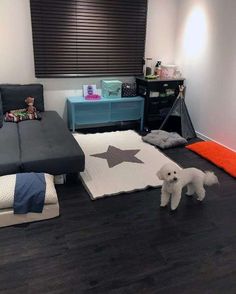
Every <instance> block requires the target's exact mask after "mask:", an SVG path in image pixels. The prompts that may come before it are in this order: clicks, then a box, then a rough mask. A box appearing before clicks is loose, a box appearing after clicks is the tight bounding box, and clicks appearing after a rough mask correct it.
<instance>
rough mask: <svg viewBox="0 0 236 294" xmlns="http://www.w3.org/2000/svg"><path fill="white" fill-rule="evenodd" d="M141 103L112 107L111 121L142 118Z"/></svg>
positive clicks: (119, 104)
mask: <svg viewBox="0 0 236 294" xmlns="http://www.w3.org/2000/svg"><path fill="white" fill-rule="evenodd" d="M140 106H141V102H140V101H132V102H125V103H124V102H118V103H113V104H112V105H111V120H112V121H117V120H121V121H122V120H135V119H139V118H140V117H141V115H142V114H141V107H140Z"/></svg>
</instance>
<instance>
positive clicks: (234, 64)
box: [176, 0, 236, 150]
mask: <svg viewBox="0 0 236 294" xmlns="http://www.w3.org/2000/svg"><path fill="white" fill-rule="evenodd" d="M235 11H236V1H235V0H225V1H222V0H180V1H179V14H178V25H177V31H176V36H177V39H176V49H177V50H176V63H177V64H180V65H181V68H182V70H183V72H184V76H185V77H186V79H187V81H186V83H187V93H186V103H187V105H188V108H189V111H190V115H191V118H192V121H193V124H194V127H195V129H196V131H197V132H198V133H200V134H202V135H203V137H207V138H210V139H213V140H215V141H217V142H220V143H221V144H223V145H226V146H228V147H230V148H231V149H234V150H236V135H235V129H236V115H235V114H236V55H235V52H236V38H235V28H236V17H235Z"/></svg>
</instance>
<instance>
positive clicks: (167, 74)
mask: <svg viewBox="0 0 236 294" xmlns="http://www.w3.org/2000/svg"><path fill="white" fill-rule="evenodd" d="M176 69H177V66H176V65H174V64H167V65H162V66H161V78H162V79H173V78H174V77H175V72H176Z"/></svg>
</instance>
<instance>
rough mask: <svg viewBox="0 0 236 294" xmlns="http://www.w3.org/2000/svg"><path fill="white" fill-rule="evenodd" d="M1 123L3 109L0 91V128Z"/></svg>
mask: <svg viewBox="0 0 236 294" xmlns="http://www.w3.org/2000/svg"><path fill="white" fill-rule="evenodd" d="M2 124H3V110H2V98H1V93H0V128H1V127H2Z"/></svg>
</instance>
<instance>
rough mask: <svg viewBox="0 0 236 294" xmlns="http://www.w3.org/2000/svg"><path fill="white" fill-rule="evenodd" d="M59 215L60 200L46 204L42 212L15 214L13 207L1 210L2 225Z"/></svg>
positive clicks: (0, 224)
mask: <svg viewBox="0 0 236 294" xmlns="http://www.w3.org/2000/svg"><path fill="white" fill-rule="evenodd" d="M58 215H59V204H58V200H56V203H53V204H45V205H44V208H43V212H42V213H33V212H30V213H27V214H14V212H13V210H12V209H1V210H0V227H6V226H11V225H16V224H22V223H29V222H34V221H41V220H45V219H50V218H54V217H56V216H58Z"/></svg>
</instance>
